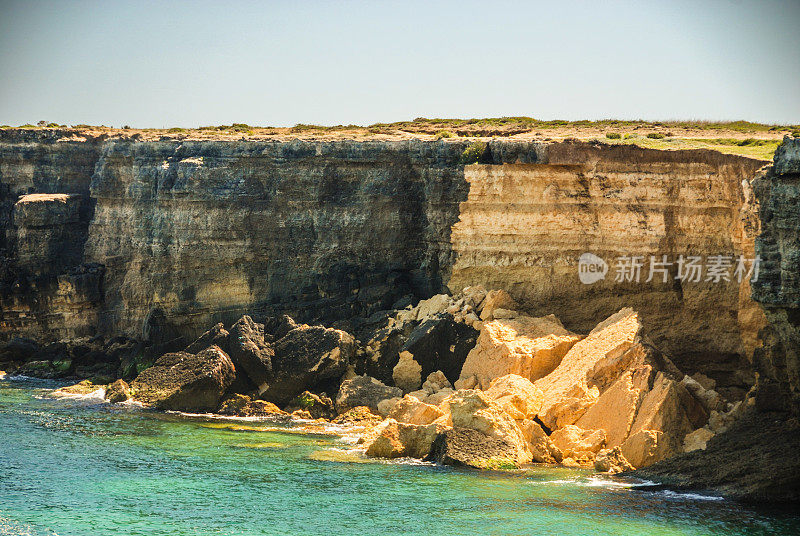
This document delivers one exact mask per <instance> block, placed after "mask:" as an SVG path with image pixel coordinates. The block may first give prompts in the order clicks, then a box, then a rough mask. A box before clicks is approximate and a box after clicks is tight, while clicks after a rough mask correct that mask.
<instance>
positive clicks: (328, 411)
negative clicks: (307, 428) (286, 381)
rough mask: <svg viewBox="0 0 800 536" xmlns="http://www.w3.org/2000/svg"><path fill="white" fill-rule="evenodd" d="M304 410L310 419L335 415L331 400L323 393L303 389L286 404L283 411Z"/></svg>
mask: <svg viewBox="0 0 800 536" xmlns="http://www.w3.org/2000/svg"><path fill="white" fill-rule="evenodd" d="M297 410H301V411H306V412H308V414H309V415H310V418H312V419H326V420H330V419H333V418H335V417H336V408H335V407H334V405H333V401H332V400H331V399H330V397H328V396H327V395H325V394H324V393H323V394H321V395H318V394H316V393H312V392H311V391H303V392H302V393H300V394H299V395H297V396H296V397H295V398H293V399H292V401H291V402H289V404H288V405H287V406H286V408H285V411H288V412H289V413H292V412H294V411H297Z"/></svg>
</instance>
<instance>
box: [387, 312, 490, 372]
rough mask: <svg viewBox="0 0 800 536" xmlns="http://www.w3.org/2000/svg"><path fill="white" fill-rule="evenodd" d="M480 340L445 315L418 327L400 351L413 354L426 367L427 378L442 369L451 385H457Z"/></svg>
mask: <svg viewBox="0 0 800 536" xmlns="http://www.w3.org/2000/svg"><path fill="white" fill-rule="evenodd" d="M477 338H478V331H477V330H475V329H473V328H471V327H470V326H468V325H466V324H464V323H462V322H456V321H455V320H454V319H453V315H451V314H449V313H444V314H439V315H436V316H434V317H432V318H429V319H427V320H425V321H424V322H422V323H421V324H420V325H419V326H417V327H416V328H415V329H414V330H413V331H412V332H411V334H410V335H409V336H408V340H406V342H405V344H403V346H402V348H401V349H400V351H401V352H403V351H406V352H411V354H412V355H413V356H414V360H416V361H417V363H419V364H420V366H421V367H422V372H421V374H422V377H423V378H425V377H427V376H428V375H429V374H431V373H433V372H435V371H437V370H440V371H442V372H443V373H444V375H445V376H446V377H447V379H448V380H449V381H450V382H455V381H456V380H457V379H458V378H459V375H460V374H461V369H462V367H463V366H464V361H465V360H466V359H467V355H468V354H469V353H470V351H471V350H472V349H473V347H474V346H475V341H476V340H477Z"/></svg>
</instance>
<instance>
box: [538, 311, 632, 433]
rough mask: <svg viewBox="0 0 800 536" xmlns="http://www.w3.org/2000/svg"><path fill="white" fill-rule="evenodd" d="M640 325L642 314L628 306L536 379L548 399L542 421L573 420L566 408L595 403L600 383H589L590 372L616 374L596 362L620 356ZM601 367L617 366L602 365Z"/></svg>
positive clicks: (558, 423) (559, 422) (577, 413)
mask: <svg viewBox="0 0 800 536" xmlns="http://www.w3.org/2000/svg"><path fill="white" fill-rule="evenodd" d="M641 329H642V325H641V322H640V321H639V315H638V314H637V313H635V312H634V311H633V310H632V309H630V308H625V309H622V310H621V311H619V312H618V313H615V314H614V315H612V316H610V317H609V318H607V319H606V320H604V321H603V322H601V323H600V324H599V325H598V326H597V327H595V328H594V330H592V331H591V333H589V335H588V336H587V337H586V338H584V339H582V340H580V341H578V342H577V343H575V345H574V346H572V348H570V350H569V351H568V352H567V353H566V355H565V356H564V358H563V359H562V360H561V363H560V364H559V365H558V367H556V369H555V370H554V371H553V372H551V373H550V374H548V375H547V376H545V377H543V378H540V379H538V380H536V381H535V382H534V385H536V386H537V387H538V388H539V389H541V390H542V392H543V394H544V400H545V402H544V405H543V406H542V410H541V411H540V414H539V417H540V418H541V419H542V422H544V424H545V425H547V426H548V427H549V428H551V429H556V428H558V427H559V426H563V425H566V424H574V423H575V421H572V422H569V420H570V419H568V418H566V417H565V410H566V408H574V409H578V408H580V407H584V408H588V407H590V406H591V405H592V404H593V399H596V398H597V397H598V396H599V393H600V389H599V387H598V386H597V385H592V386H590V385H589V381H588V380H587V378H588V377H591V376H592V374H591V373H592V372H593V371H594V372H595V374H594V375H595V377H598V378H601V377H606V376H608V377H613V374H609V373H607V372H606V373H600V372H598V371H596V370H595V365H597V364H598V362H600V361H601V360H603V359H607V360H608V361H612V362H613V361H614V359H613V358H614V357H615V356H621V355H622V354H623V353H624V352H625V351H626V350H628V349H629V348H631V347H632V346H633V345H634V341H636V339H637V337H638V336H639V335H640V331H641ZM624 369H625V367H623V366H619V368H618V370H620V371H621V370H624ZM601 370H605V371H611V370H615V366H613V365H609V366H606V367H601ZM614 379H616V378H614ZM612 383H613V382H612ZM568 413H569V414H571V415H572V417H577V418H580V416H581V415H582V414H581V412H580V411H569V412H568ZM576 420H577V419H576Z"/></svg>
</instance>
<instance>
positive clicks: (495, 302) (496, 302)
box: [478, 289, 519, 320]
mask: <svg viewBox="0 0 800 536" xmlns="http://www.w3.org/2000/svg"><path fill="white" fill-rule="evenodd" d="M478 309H479V310H480V313H481V320H494V311H495V309H508V310H512V311H516V310H517V309H519V305H517V302H515V301H514V298H512V297H511V295H510V294H509V293H508V292H506V291H505V290H502V289H501V290H490V291H489V292H487V293H486V297H485V298H484V299H483V302H482V303H481V304H480V306H479V307H478Z"/></svg>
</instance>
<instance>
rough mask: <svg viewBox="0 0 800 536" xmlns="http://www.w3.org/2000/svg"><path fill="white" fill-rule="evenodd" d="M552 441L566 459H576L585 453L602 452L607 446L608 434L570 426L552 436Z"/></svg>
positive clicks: (603, 431)
mask: <svg viewBox="0 0 800 536" xmlns="http://www.w3.org/2000/svg"><path fill="white" fill-rule="evenodd" d="M550 440H551V441H552V442H553V444H554V445H555V446H556V447H558V448H559V450H561V452H562V453H563V455H564V457H568V458H575V457H577V456H579V455H580V454H581V453H584V452H591V453H598V452H600V450H601V449H602V448H603V447H605V446H606V433H605V430H584V429H583V428H579V427H577V426H574V425H571V424H570V425H567V426H565V427H564V428H561V429H559V430H556V431H555V432H553V433H552V434H550Z"/></svg>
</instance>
